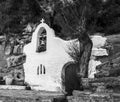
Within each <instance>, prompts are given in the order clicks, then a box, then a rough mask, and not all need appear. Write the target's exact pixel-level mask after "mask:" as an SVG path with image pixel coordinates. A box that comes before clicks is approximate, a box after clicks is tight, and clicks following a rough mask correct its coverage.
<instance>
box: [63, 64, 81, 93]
mask: <svg viewBox="0 0 120 102" xmlns="http://www.w3.org/2000/svg"><path fill="white" fill-rule="evenodd" d="M78 67H79V65H78V64H77V63H74V62H68V63H66V64H65V65H64V66H63V69H62V73H61V78H62V87H63V90H64V91H65V92H67V95H72V92H73V90H83V88H82V84H81V80H80V79H79V78H78V76H77V68H78Z"/></svg>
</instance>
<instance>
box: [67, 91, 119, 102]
mask: <svg viewBox="0 0 120 102" xmlns="http://www.w3.org/2000/svg"><path fill="white" fill-rule="evenodd" d="M67 99H68V102H120V94H117V93H98V92H95V93H91V92H85V91H84V92H81V91H74V92H73V96H68V97H67Z"/></svg>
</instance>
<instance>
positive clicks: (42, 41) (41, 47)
mask: <svg viewBox="0 0 120 102" xmlns="http://www.w3.org/2000/svg"><path fill="white" fill-rule="evenodd" d="M46 40H47V38H46V30H45V28H43V27H42V28H40V30H39V32H38V36H37V49H36V52H43V51H46V42H47V41H46Z"/></svg>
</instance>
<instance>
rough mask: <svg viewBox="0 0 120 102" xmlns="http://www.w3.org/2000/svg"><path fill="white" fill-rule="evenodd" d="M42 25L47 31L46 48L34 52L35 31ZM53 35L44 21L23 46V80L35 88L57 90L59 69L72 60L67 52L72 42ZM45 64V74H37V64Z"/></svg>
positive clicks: (59, 86)
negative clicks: (24, 56) (24, 58)
mask: <svg viewBox="0 0 120 102" xmlns="http://www.w3.org/2000/svg"><path fill="white" fill-rule="evenodd" d="M41 27H44V28H45V29H46V31H47V50H46V51H44V52H40V53H36V44H37V33H38V32H39V29H40V28H41ZM74 41H75V40H71V41H64V40H62V39H60V38H58V37H55V34H54V31H53V29H51V28H49V26H48V25H47V24H45V23H41V24H40V25H38V27H37V29H36V30H35V32H34V33H33V36H32V41H31V43H29V44H28V45H26V46H25V47H24V53H25V54H26V56H27V58H26V63H25V64H24V71H25V82H27V83H29V84H30V85H31V86H38V87H32V88H34V89H36V90H47V91H58V89H61V71H62V68H63V66H64V64H65V63H67V62H69V61H72V59H71V58H70V56H69V55H68V54H67V49H68V48H67V46H69V45H70V43H72V42H74ZM41 65H42V66H45V69H46V74H40V75H37V68H38V66H41Z"/></svg>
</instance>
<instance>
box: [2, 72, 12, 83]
mask: <svg viewBox="0 0 120 102" xmlns="http://www.w3.org/2000/svg"><path fill="white" fill-rule="evenodd" d="M3 79H4V80H5V84H6V85H11V84H12V82H13V76H12V75H11V74H10V75H7V76H4V78H3Z"/></svg>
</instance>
